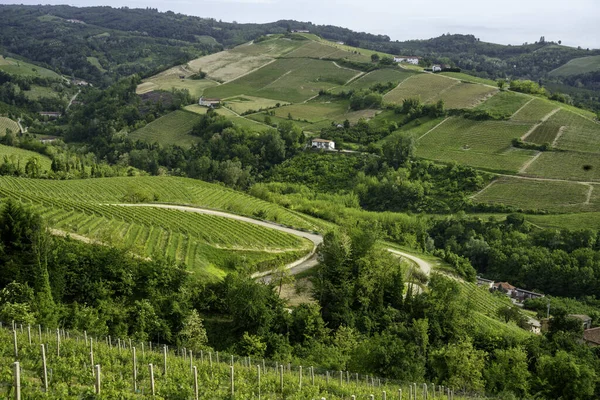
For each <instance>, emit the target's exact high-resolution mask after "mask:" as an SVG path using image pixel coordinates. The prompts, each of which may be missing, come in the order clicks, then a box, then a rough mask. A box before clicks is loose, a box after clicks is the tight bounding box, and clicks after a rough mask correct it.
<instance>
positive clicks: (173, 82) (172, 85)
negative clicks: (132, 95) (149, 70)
mask: <svg viewBox="0 0 600 400" xmlns="http://www.w3.org/2000/svg"><path fill="white" fill-rule="evenodd" d="M181 72H182V71H180V70H179V67H175V68H171V69H169V70H167V71H165V72H162V73H160V74H158V75H155V76H153V77H152V78H149V79H145V80H144V81H143V82H142V83H141V84H139V85H138V87H137V89H136V93H137V94H144V93H148V92H151V91H153V90H171V89H187V90H189V92H190V94H191V95H192V96H193V97H195V98H199V97H200V96H202V94H203V93H204V90H205V89H206V88H209V87H212V86H216V85H217V82H214V81H211V80H209V79H199V80H195V79H188V78H184V79H181V78H180V76H182V75H183V76H186V75H185V74H181Z"/></svg>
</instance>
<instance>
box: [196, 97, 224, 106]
mask: <svg viewBox="0 0 600 400" xmlns="http://www.w3.org/2000/svg"><path fill="white" fill-rule="evenodd" d="M198 104H199V105H201V106H204V107H215V106H218V105H220V104H221V99H209V98H205V97H200V101H198Z"/></svg>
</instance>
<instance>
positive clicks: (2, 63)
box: [0, 56, 61, 79]
mask: <svg viewBox="0 0 600 400" xmlns="http://www.w3.org/2000/svg"><path fill="white" fill-rule="evenodd" d="M0 71H4V72H6V73H9V74H13V75H22V76H39V77H41V78H54V79H61V77H60V75H59V74H57V73H56V72H54V71H50V70H49V69H46V68H43V67H39V66H37V65H34V64H30V63H27V62H24V61H20V60H15V59H14V58H10V57H6V58H4V57H2V56H0Z"/></svg>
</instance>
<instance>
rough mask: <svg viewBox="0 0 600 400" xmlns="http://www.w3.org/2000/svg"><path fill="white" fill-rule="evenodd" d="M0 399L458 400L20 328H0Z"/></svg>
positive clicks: (432, 391)
mask: <svg viewBox="0 0 600 400" xmlns="http://www.w3.org/2000/svg"><path fill="white" fill-rule="evenodd" d="M15 361H18V364H15ZM15 372H18V373H15ZM17 388H18V389H17ZM17 390H18V392H19V397H17V394H16V393H15V392H16V391H17ZM0 393H1V394H2V396H3V397H4V398H19V399H21V398H23V399H42V398H43V399H61V400H69V399H73V400H74V399H81V398H88V399H114V398H120V399H142V398H147V397H152V398H154V399H182V400H184V399H185V400H187V399H272V400H276V399H289V400H295V399H297V400H300V399H310V398H325V399H329V400H336V399H350V398H351V396H355V397H354V398H356V399H369V398H370V399H374V398H375V399H386V398H389V399H400V398H402V399H411V400H424V399H431V398H440V399H445V398H448V399H450V398H455V399H457V400H459V399H464V398H465V397H463V396H460V395H458V394H455V393H454V391H453V390H452V389H450V388H445V387H443V386H437V385H434V384H431V383H428V384H426V383H420V384H417V383H406V384H401V383H399V382H393V381H388V380H385V379H380V378H377V377H374V376H368V375H362V374H361V375H359V374H355V373H351V372H349V371H325V370H322V369H320V368H314V367H312V366H305V367H304V368H303V367H302V366H297V365H291V364H290V363H285V364H282V363H278V362H272V361H267V360H264V359H256V358H254V359H253V358H251V357H238V356H233V355H229V354H223V353H221V354H219V352H213V351H211V350H210V349H204V350H200V351H195V352H194V351H192V350H189V349H186V348H173V349H171V348H169V347H167V346H162V345H159V344H155V343H151V342H138V341H132V340H130V339H128V340H122V339H118V338H111V337H110V336H108V337H102V338H97V337H93V336H92V335H88V334H87V333H86V332H83V333H79V332H66V331H65V330H64V329H53V330H49V329H45V328H42V327H40V326H39V325H35V326H30V325H26V326H23V325H21V324H14V329H12V325H11V324H9V325H8V326H7V325H6V324H4V329H0Z"/></svg>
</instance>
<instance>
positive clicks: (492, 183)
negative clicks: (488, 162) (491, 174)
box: [469, 179, 497, 199]
mask: <svg viewBox="0 0 600 400" xmlns="http://www.w3.org/2000/svg"><path fill="white" fill-rule="evenodd" d="M496 182H497V180H495V179H494V180H493V181H491V182H490V183H489V184H488V185H487V186H486V187H484V188H483V189H481V190H480V191H479V192H477V193H475V194H474V195H472V196H470V197H469V198H470V199H474V198H475V197H477V196H479V195H480V194H482V193H483V192H485V191H486V190H488V189H489V188H490V187H492V186H493V185H494V184H495V183H496Z"/></svg>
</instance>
